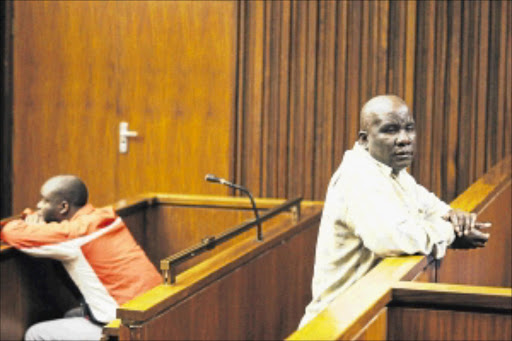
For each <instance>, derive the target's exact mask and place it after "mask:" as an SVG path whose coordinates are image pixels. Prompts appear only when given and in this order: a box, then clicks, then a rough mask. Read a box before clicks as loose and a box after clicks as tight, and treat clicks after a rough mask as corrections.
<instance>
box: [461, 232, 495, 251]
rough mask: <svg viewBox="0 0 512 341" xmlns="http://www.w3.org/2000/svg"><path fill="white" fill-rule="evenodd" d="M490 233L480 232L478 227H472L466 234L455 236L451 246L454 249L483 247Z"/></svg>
mask: <svg viewBox="0 0 512 341" xmlns="http://www.w3.org/2000/svg"><path fill="white" fill-rule="evenodd" d="M489 236H490V234H489V233H484V232H481V231H480V230H478V229H472V230H470V231H469V233H468V234H464V235H462V236H460V237H459V236H457V237H456V238H455V241H454V242H453V243H452V245H451V247H452V248H454V249H475V248H479V247H484V246H485V244H486V243H487V240H488V239H489Z"/></svg>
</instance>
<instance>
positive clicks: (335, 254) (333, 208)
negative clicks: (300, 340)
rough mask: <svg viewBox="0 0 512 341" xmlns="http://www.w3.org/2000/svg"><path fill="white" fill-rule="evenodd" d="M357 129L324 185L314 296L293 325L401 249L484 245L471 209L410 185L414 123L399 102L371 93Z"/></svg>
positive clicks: (437, 251)
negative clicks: (350, 145)
mask: <svg viewBox="0 0 512 341" xmlns="http://www.w3.org/2000/svg"><path fill="white" fill-rule="evenodd" d="M360 125H361V131H360V132H359V139H358V141H357V142H356V144H355V146H354V148H353V149H352V150H349V151H347V152H346V153H345V155H344V157H343V161H342V163H341V165H340V167H339V168H338V170H337V171H336V172H335V173H334V175H333V176H332V178H331V181H330V183H329V187H328V190H327V198H326V201H325V206H324V210H323V214H322V221H321V224H320V229H319V233H318V240H317V247H316V257H315V268H314V275H313V283H312V289H313V300H312V301H311V303H310V304H309V305H308V306H307V307H306V314H305V315H304V317H303V318H302V321H301V323H300V326H299V327H302V326H303V325H304V324H306V323H307V322H309V321H310V320H311V319H312V318H313V317H315V316H316V315H317V314H318V313H319V312H320V311H322V310H323V309H324V308H325V307H326V306H327V305H328V304H329V303H330V302H331V301H332V300H333V299H334V298H335V297H337V296H338V295H339V294H340V293H341V292H342V291H344V290H345V289H347V288H348V287H349V286H351V285H352V284H353V283H354V282H355V281H357V280H358V279H360V278H361V277H362V276H364V275H365V274H366V273H367V272H368V271H369V270H370V269H371V268H373V267H374V266H375V265H376V264H377V263H378V262H379V260H380V259H382V258H383V257H387V256H397V255H402V254H409V255H410V254H424V255H428V254H432V255H433V256H434V257H435V258H442V257H443V256H444V254H445V253H446V248H447V247H448V246H449V245H450V244H452V243H453V242H454V241H455V240H457V242H458V243H459V244H461V245H464V247H467V248H474V247H483V246H484V245H485V243H486V242H487V239H488V238H489V234H486V233H482V232H480V231H479V229H480V228H482V227H489V226H490V224H488V223H478V222H477V221H476V215H475V214H469V213H466V212H462V211H456V210H452V209H451V208H450V206H448V205H447V204H446V203H444V202H443V201H441V200H439V199H438V198H437V197H436V196H435V195H434V194H432V193H430V192H429V191H427V190H426V189H425V188H424V187H422V186H421V185H419V184H417V183H416V181H415V180H414V178H413V177H412V176H411V175H409V174H408V173H407V172H406V170H405V168H406V167H408V166H410V165H411V163H412V160H413V157H414V150H415V139H416V130H415V126H414V120H413V118H412V117H411V115H410V114H409V109H408V107H407V105H406V104H405V102H404V101H403V100H402V99H401V98H399V97H397V96H394V95H384V96H377V97H374V98H372V99H371V100H370V101H368V102H367V103H366V104H365V105H364V106H363V109H362V110H361V122H360Z"/></svg>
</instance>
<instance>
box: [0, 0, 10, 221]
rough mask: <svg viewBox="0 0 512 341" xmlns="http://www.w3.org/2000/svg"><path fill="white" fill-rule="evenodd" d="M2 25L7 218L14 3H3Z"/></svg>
mask: <svg viewBox="0 0 512 341" xmlns="http://www.w3.org/2000/svg"><path fill="white" fill-rule="evenodd" d="M0 16H1V25H2V61H3V63H2V90H3V91H2V103H3V104H2V120H1V129H0V132H1V134H2V147H1V157H0V158H1V161H0V162H1V177H2V179H1V186H2V194H1V196H2V197H1V198H2V200H1V204H0V217H2V218H5V217H9V216H11V215H12V213H13V212H12V190H13V188H12V187H13V167H12V124H13V110H12V109H13V106H12V104H13V101H12V88H13V83H12V27H13V26H12V25H13V21H12V17H13V5H12V1H3V2H2V5H1V13H0Z"/></svg>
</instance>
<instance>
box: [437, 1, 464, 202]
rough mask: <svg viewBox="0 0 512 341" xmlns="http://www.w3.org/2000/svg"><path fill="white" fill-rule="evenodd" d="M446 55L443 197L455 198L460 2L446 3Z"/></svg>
mask: <svg viewBox="0 0 512 341" xmlns="http://www.w3.org/2000/svg"><path fill="white" fill-rule="evenodd" d="M448 18H452V19H451V20H448V51H447V53H448V56H447V67H448V71H447V75H446V76H447V80H446V94H447V95H446V107H445V113H446V114H445V117H446V122H445V125H446V130H445V132H446V133H445V134H446V139H447V142H446V146H445V148H446V149H445V150H446V159H445V162H446V163H445V165H446V166H445V169H444V170H445V174H444V176H443V182H442V184H443V186H442V187H443V189H444V192H443V197H444V198H455V194H456V193H457V192H456V185H457V183H456V179H457V150H458V138H457V136H458V133H459V131H458V121H459V117H458V113H459V91H460V89H459V83H460V59H459V55H460V52H461V45H460V41H461V22H460V20H461V3H460V2H450V3H448Z"/></svg>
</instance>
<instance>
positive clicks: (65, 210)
mask: <svg viewBox="0 0 512 341" xmlns="http://www.w3.org/2000/svg"><path fill="white" fill-rule="evenodd" d="M68 212H69V202H67V201H66V200H63V201H62V202H61V203H60V210H59V213H60V214H62V215H63V216H65V215H67V214H68Z"/></svg>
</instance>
